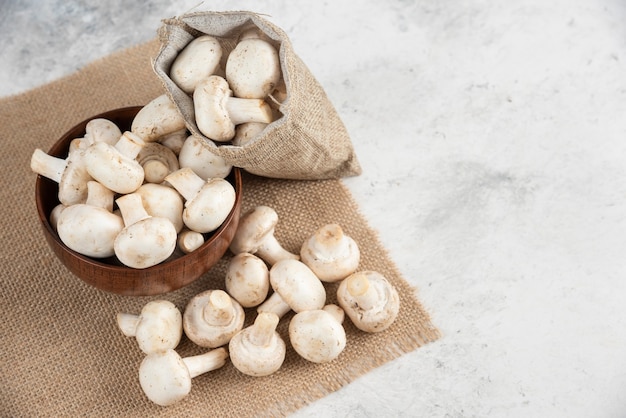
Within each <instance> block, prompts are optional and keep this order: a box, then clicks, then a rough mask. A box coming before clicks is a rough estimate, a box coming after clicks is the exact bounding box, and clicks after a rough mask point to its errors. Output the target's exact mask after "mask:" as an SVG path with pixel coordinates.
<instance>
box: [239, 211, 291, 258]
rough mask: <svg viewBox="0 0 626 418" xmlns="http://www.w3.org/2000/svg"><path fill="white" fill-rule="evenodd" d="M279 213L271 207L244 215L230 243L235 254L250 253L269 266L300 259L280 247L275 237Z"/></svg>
mask: <svg viewBox="0 0 626 418" xmlns="http://www.w3.org/2000/svg"><path fill="white" fill-rule="evenodd" d="M277 223H278V213H276V211H275V210H274V209H273V208H271V207H269V206H263V205H261V206H257V207H255V208H253V209H250V210H249V211H247V212H246V213H244V214H243V215H242V216H241V218H240V219H239V225H238V227H237V231H236V232H235V236H234V237H233V240H232V241H231V243H230V247H229V248H230V250H231V251H232V253H233V254H239V253H250V254H254V255H256V256H257V257H259V258H261V259H263V260H264V261H265V262H266V263H268V264H269V265H273V264H275V263H276V262H277V261H279V260H283V259H295V260H297V259H299V258H300V256H298V255H297V254H293V253H291V252H289V251H287V250H286V249H284V248H283V247H282V245H280V243H279V242H278V240H277V239H276V237H275V236H274V230H275V228H276V224H277Z"/></svg>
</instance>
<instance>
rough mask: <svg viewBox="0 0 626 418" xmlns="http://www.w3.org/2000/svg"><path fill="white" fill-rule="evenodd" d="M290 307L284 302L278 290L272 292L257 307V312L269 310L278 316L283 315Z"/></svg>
mask: <svg viewBox="0 0 626 418" xmlns="http://www.w3.org/2000/svg"><path fill="white" fill-rule="evenodd" d="M290 310H291V307H290V306H289V305H288V304H287V302H285V300H284V299H283V298H282V296H280V294H279V293H278V292H274V293H272V294H271V296H270V297H268V298H267V299H266V300H265V302H263V303H262V304H261V305H259V307H258V308H257V312H258V313H259V314H261V313H263V312H271V313H274V314H276V316H277V317H278V318H282V317H283V316H285V314H286V313H287V312H289V311H290Z"/></svg>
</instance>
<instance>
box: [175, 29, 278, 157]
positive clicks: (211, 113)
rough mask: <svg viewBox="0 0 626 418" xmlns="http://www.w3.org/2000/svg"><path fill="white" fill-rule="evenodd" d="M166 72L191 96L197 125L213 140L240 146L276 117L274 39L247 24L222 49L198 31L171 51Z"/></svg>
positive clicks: (276, 89) (275, 53)
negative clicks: (232, 42) (231, 45)
mask: <svg viewBox="0 0 626 418" xmlns="http://www.w3.org/2000/svg"><path fill="white" fill-rule="evenodd" d="M169 75H170V78H171V80H172V81H173V82H174V83H175V84H176V85H177V86H178V87H179V88H180V89H181V90H182V91H183V92H185V93H187V94H188V95H189V96H190V97H191V98H192V99H193V100H192V103H193V106H194V115H195V122H196V125H197V126H198V130H199V131H200V132H201V133H202V134H203V135H204V136H206V137H207V138H209V139H210V140H212V141H214V142H215V144H216V145H220V144H224V143H227V142H230V143H231V144H233V145H237V146H242V145H244V144H245V143H247V142H249V141H251V140H253V139H254V137H255V136H256V135H258V134H259V133H260V132H261V131H263V129H264V128H265V127H266V126H267V125H268V124H269V123H271V122H273V121H275V120H276V119H278V118H279V117H280V113H279V112H278V110H277V109H278V105H279V104H280V102H282V101H283V100H284V99H285V97H286V93H285V84H284V80H283V77H282V71H281V68H280V62H279V56H278V49H277V46H276V44H275V42H274V41H273V40H272V39H270V38H269V37H268V36H267V35H265V34H264V33H263V32H262V31H261V30H260V29H258V28H256V27H251V28H249V29H246V30H244V31H243V32H242V33H241V34H240V35H239V37H238V38H237V39H236V44H235V47H234V48H233V49H232V50H231V51H228V50H227V49H226V47H225V45H223V44H222V42H221V40H220V39H219V38H216V37H213V36H210V35H202V36H199V37H197V38H195V39H193V40H192V41H191V42H189V44H187V45H186V46H185V47H184V48H183V49H182V50H181V51H180V52H179V53H178V55H177V56H176V58H175V59H174V61H173V63H172V66H171V67H170V71H169Z"/></svg>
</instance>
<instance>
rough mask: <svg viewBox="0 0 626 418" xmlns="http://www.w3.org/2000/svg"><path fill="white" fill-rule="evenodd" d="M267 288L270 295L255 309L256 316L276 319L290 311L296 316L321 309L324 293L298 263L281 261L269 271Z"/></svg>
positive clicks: (308, 270)
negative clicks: (268, 314) (271, 290)
mask: <svg viewBox="0 0 626 418" xmlns="http://www.w3.org/2000/svg"><path fill="white" fill-rule="evenodd" d="M270 284H271V285H272V289H274V293H272V295H271V296H270V297H269V298H267V300H266V301H265V302H263V303H262V304H261V305H259V307H258V308H257V312H272V313H274V314H276V315H277V316H278V317H279V318H280V317H282V316H283V315H285V314H286V313H287V312H289V311H290V310H293V311H295V312H296V313H298V312H302V311H310V310H313V309H322V307H323V306H324V304H325V303H326V289H325V288H324V285H323V284H322V282H321V281H320V279H318V278H317V276H316V275H315V273H313V272H312V271H311V269H310V268H308V267H307V266H306V264H304V263H303V262H301V261H298V260H293V259H285V260H281V261H279V262H277V263H276V264H274V265H273V266H272V268H271V269H270Z"/></svg>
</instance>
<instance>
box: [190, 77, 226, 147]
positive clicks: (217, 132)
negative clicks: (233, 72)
mask: <svg viewBox="0 0 626 418" xmlns="http://www.w3.org/2000/svg"><path fill="white" fill-rule="evenodd" d="M231 95H232V91H231V90H230V87H229V86H228V82H227V81H226V80H225V79H224V78H223V77H220V76H216V75H212V76H209V77H207V78H205V79H203V80H202V81H201V82H200V83H198V85H197V86H196V89H195V90H194V92H193V103H194V113H195V117H196V125H197V126H198V129H199V130H200V132H202V133H203V134H204V135H206V137H207V138H210V139H212V140H214V141H218V142H224V141H230V139H231V138H232V137H233V136H235V124H234V123H233V122H232V121H231V119H230V115H229V112H228V108H227V101H228V99H229V97H230V96H231Z"/></svg>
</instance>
